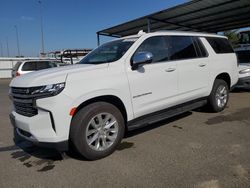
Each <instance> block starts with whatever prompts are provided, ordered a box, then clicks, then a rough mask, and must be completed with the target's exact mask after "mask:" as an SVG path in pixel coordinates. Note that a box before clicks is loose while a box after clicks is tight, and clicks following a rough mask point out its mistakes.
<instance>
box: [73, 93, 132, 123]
mask: <svg viewBox="0 0 250 188" xmlns="http://www.w3.org/2000/svg"><path fill="white" fill-rule="evenodd" d="M94 102H107V103H110V104H112V105H114V106H115V107H117V108H118V109H119V110H120V112H121V113H122V115H123V118H124V122H125V125H126V123H127V120H128V114H127V110H126V107H125V105H124V103H123V101H122V100H121V99H120V98H119V97H117V96H115V95H102V96H97V97H93V98H90V99H88V100H86V101H84V102H82V103H81V104H79V105H78V106H77V107H76V110H75V112H74V115H75V114H76V113H77V112H78V111H79V110H81V109H82V108H84V107H85V106H87V105H89V104H92V103H94Z"/></svg>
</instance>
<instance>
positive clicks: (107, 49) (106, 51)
mask: <svg viewBox="0 0 250 188" xmlns="http://www.w3.org/2000/svg"><path fill="white" fill-rule="evenodd" d="M136 40H137V38H128V39H122V40H116V41H112V42H109V43H106V44H103V45H101V46H100V47H98V48H97V49H95V50H94V51H92V52H90V53H89V54H88V55H87V56H86V57H85V58H83V59H82V60H81V61H80V62H79V64H101V63H110V62H114V61H117V60H118V59H120V58H121V57H122V56H123V55H124V54H125V53H126V52H127V50H128V49H129V48H130V47H131V46H132V44H133V43H134V42H135V41H136Z"/></svg>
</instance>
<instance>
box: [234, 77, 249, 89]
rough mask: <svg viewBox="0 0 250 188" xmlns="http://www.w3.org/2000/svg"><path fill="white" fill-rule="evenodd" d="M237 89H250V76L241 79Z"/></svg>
mask: <svg viewBox="0 0 250 188" xmlns="http://www.w3.org/2000/svg"><path fill="white" fill-rule="evenodd" d="M236 88H250V76H247V77H242V78H239V81H238V83H237V85H236Z"/></svg>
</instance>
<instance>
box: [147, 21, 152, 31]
mask: <svg viewBox="0 0 250 188" xmlns="http://www.w3.org/2000/svg"><path fill="white" fill-rule="evenodd" d="M147 22H148V33H150V31H151V23H150V19H149V18H148V19H147Z"/></svg>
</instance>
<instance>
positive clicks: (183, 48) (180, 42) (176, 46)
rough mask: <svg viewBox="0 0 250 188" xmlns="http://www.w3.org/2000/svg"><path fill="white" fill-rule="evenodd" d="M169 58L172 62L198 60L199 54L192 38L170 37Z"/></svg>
mask: <svg viewBox="0 0 250 188" xmlns="http://www.w3.org/2000/svg"><path fill="white" fill-rule="evenodd" d="M167 38H168V43H169V57H170V60H179V59H189V58H196V57H197V54H196V51H195V46H194V44H193V40H192V37H188V36H169V37H167Z"/></svg>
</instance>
